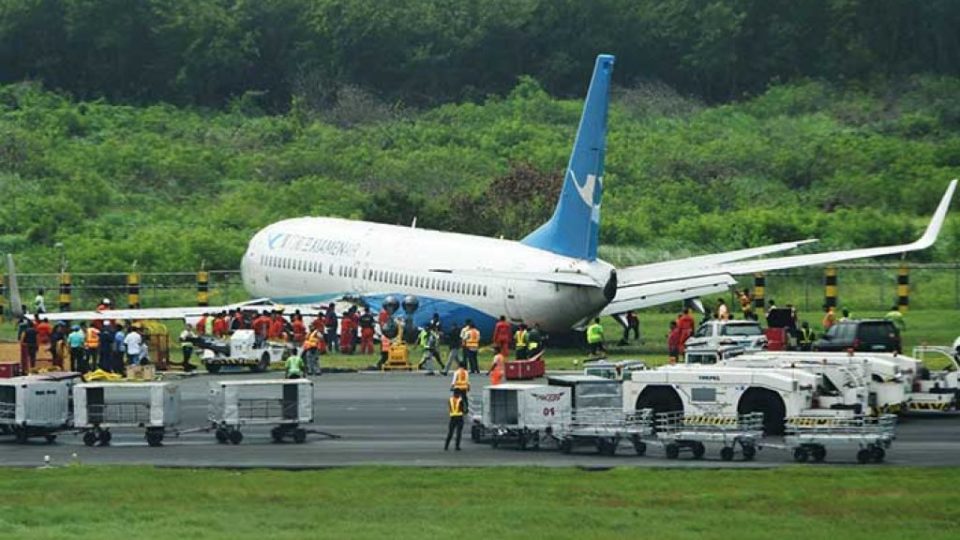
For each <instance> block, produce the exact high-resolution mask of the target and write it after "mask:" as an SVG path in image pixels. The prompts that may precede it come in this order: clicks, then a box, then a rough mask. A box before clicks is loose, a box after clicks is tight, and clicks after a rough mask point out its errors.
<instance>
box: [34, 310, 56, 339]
mask: <svg viewBox="0 0 960 540" xmlns="http://www.w3.org/2000/svg"><path fill="white" fill-rule="evenodd" d="M33 326H34V328H36V329H37V344H38V345H40V346H43V345H49V344H50V334H52V333H53V327H52V326H50V322H49V321H48V320H47V319H41V318H39V317H37V316H34V323H33Z"/></svg>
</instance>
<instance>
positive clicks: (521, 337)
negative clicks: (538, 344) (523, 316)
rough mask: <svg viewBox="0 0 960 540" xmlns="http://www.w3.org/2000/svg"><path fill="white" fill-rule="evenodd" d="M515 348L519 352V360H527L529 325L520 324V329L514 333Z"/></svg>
mask: <svg viewBox="0 0 960 540" xmlns="http://www.w3.org/2000/svg"><path fill="white" fill-rule="evenodd" d="M513 346H514V348H515V349H516V351H517V360H526V359H527V353H528V348H527V346H528V341H527V325H526V324H524V323H520V328H518V329H517V331H516V332H514V333H513Z"/></svg>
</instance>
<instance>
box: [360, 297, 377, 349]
mask: <svg viewBox="0 0 960 540" xmlns="http://www.w3.org/2000/svg"><path fill="white" fill-rule="evenodd" d="M373 325H374V320H373V314H372V313H370V308H368V307H367V308H363V315H361V316H360V354H373Z"/></svg>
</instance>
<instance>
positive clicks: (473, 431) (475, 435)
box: [470, 424, 483, 443]
mask: <svg viewBox="0 0 960 540" xmlns="http://www.w3.org/2000/svg"><path fill="white" fill-rule="evenodd" d="M481 429H483V428H481V427H480V426H479V425H477V424H474V425H472V426H470V440H471V441H473V442H475V443H478V442H480V439H482V438H483V436H482V435H481V432H480V430H481Z"/></svg>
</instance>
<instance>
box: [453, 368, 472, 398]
mask: <svg viewBox="0 0 960 540" xmlns="http://www.w3.org/2000/svg"><path fill="white" fill-rule="evenodd" d="M453 388H454V389H456V390H463V391H464V392H466V391H467V390H469V389H470V374H469V373H467V370H465V369H463V368H460V369H458V370H457V371H456V373H454V379H453Z"/></svg>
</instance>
